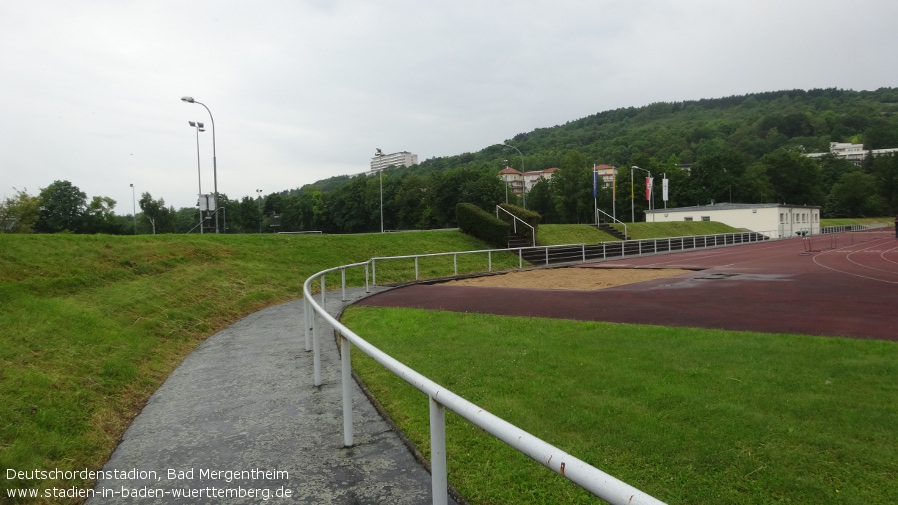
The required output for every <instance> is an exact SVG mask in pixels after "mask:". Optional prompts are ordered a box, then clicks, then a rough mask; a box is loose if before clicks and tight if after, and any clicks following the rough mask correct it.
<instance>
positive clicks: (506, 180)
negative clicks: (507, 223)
mask: <svg viewBox="0 0 898 505" xmlns="http://www.w3.org/2000/svg"><path fill="white" fill-rule="evenodd" d="M502 161H504V162H505V175H504V177H503V179H505V204H506V205H507V204H508V160H502Z"/></svg>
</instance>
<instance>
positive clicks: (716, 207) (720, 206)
mask: <svg viewBox="0 0 898 505" xmlns="http://www.w3.org/2000/svg"><path fill="white" fill-rule="evenodd" d="M776 207H785V208H799V209H819V208H820V206H819V205H792V204H788V203H715V204H713V205H696V206H694V207H672V208H669V209H652V210H646V211H645V212H646V213H647V214H651V213H655V212H699V211H703V212H712V211H721V210H741V209H769V208H776Z"/></svg>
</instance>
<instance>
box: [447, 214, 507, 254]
mask: <svg viewBox="0 0 898 505" xmlns="http://www.w3.org/2000/svg"><path fill="white" fill-rule="evenodd" d="M455 214H456V217H457V218H458V229H459V230H461V231H462V232H463V233H467V234H468V235H472V236H474V237H476V238H479V239H480V240H483V241H484V242H486V243H488V244H491V245H493V246H495V247H500V248H504V247H508V228H509V227H508V223H506V222H505V221H502V220H500V219H496V217H495V216H493V215H492V214H490V213H489V212H486V211H485V210H483V209H481V208H480V207H478V206H476V205H474V204H472V203H460V204H458V205H457V206H456V207H455Z"/></svg>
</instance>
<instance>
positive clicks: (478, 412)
mask: <svg viewBox="0 0 898 505" xmlns="http://www.w3.org/2000/svg"><path fill="white" fill-rule="evenodd" d="M830 228H831V229H830ZM837 228H838V229H837ZM849 228H853V229H846V228H845V227H829V228H825V229H824V230H826V231H825V232H824V233H837V232H843V231H857V230H863V229H868V228H867V227H849ZM770 236H775V235H774V234H773V233H770V234H769V235H768V234H767V232H738V233H723V234H717V235H703V236H689V237H671V238H663V239H644V240H627V241H621V242H605V243H601V244H594V245H586V244H569V245H563V246H537V247H522V248H515V249H489V250H480V251H458V252H450V253H435V254H419V255H409V256H394V257H377V258H371V259H370V260H368V261H365V262H361V263H353V264H350V265H342V266H338V267H334V268H330V269H327V270H322V271H320V272H318V273H316V274H315V275H313V276H311V277H309V278H308V279H306V281H305V283H304V284H303V300H304V311H303V314H304V326H305V330H304V331H305V348H306V350H307V351H313V355H314V356H313V363H314V364H313V367H314V382H315V385H316V386H320V385H321V364H320V362H321V359H320V357H321V337H322V333H323V329H324V328H325V327H326V325H330V326H331V327H333V328H334V330H335V332H336V334H337V337H338V341H339V345H340V361H341V381H342V388H343V443H344V445H346V446H351V445H352V444H353V413H352V389H351V381H352V364H351V361H350V347H351V344H353V345H355V346H356V347H357V348H358V349H359V350H361V351H362V352H364V353H365V354H366V355H368V356H369V357H371V358H372V359H374V360H375V361H376V362H378V363H380V364H381V365H382V366H384V367H386V368H387V369H388V370H390V371H391V372H393V373H394V374H396V375H397V376H399V377H400V378H402V379H403V380H405V381H406V382H408V383H409V384H411V385H412V386H414V387H415V388H416V389H418V390H419V391H421V392H422V393H424V394H425V395H426V396H427V398H428V403H429V405H430V444H431V462H430V463H431V476H432V484H431V485H432V494H433V503H434V504H446V503H448V493H447V489H448V477H447V467H446V419H445V409H447V408H448V409H450V410H452V411H453V412H455V413H457V414H458V415H459V416H461V417H462V418H464V419H466V420H468V421H469V422H470V423H472V424H474V425H475V426H477V427H479V428H481V429H483V430H484V431H486V432H487V433H490V434H491V435H493V436H495V437H496V438H498V439H500V440H502V441H503V442H505V443H506V444H508V445H510V446H511V447H513V448H514V449H516V450H518V451H520V452H522V453H523V454H525V455H527V456H529V457H530V458H532V459H533V460H534V461H536V462H538V463H540V464H542V465H543V466H545V467H547V468H549V469H551V470H552V471H554V472H556V473H558V474H560V475H562V476H564V477H565V478H567V479H568V480H570V481H572V482H574V483H575V484H577V485H579V486H580V487H582V488H583V489H586V490H587V491H589V492H590V493H592V494H594V495H595V496H597V497H599V498H602V499H603V500H605V501H607V502H609V503H611V504H613V505H617V504H621V505H624V504H627V505H641V504H646V505H648V504H655V505H657V504H662V503H663V502H661V501H659V500H658V499H656V498H654V497H652V496H649V495H648V494H646V493H644V492H642V491H640V490H639V489H636V488H635V487H633V486H631V485H629V484H627V483H625V482H623V481H620V480H618V479H617V478H615V477H613V476H611V475H608V474H607V473H605V472H603V471H601V470H599V469H597V468H595V467H593V466H591V465H589V464H588V463H586V462H584V461H582V460H580V459H578V458H576V457H575V456H573V455H571V454H568V453H566V452H564V451H562V450H561V449H558V448H557V447H555V446H553V445H551V444H549V443H548V442H545V441H544V440H541V439H540V438H538V437H535V436H533V435H531V434H530V433H527V432H525V431H524V430H522V429H520V428H518V427H516V426H514V425H512V424H511V423H509V422H507V421H505V420H503V419H501V418H499V417H497V416H495V415H493V414H491V413H489V412H487V411H486V410H484V409H483V408H481V407H478V406H477V405H475V404H473V403H471V402H469V401H467V400H465V399H464V398H462V397H460V396H458V395H456V394H455V393H453V392H452V391H449V390H448V389H446V388H444V387H442V386H440V385H439V384H437V383H435V382H433V381H432V380H430V379H428V378H427V377H425V376H423V375H421V374H419V373H418V372H416V371H415V370H412V369H411V368H409V367H408V366H406V365H404V364H402V363H400V362H399V361H398V360H396V359H395V358H393V357H391V356H389V355H387V354H386V353H384V352H383V351H381V350H380V349H378V348H377V347H375V346H374V345H372V344H371V343H369V342H368V341H366V340H365V339H364V338H362V337H361V336H359V335H357V334H356V333H354V332H353V331H352V330H350V329H349V328H347V327H345V326H343V325H342V324H341V323H340V322H339V321H337V320H336V319H335V318H334V317H333V316H331V315H330V314H328V313H327V311H326V310H325V308H324V307H325V306H326V305H325V301H326V297H327V284H326V279H327V277H328V276H329V275H331V274H336V273H339V274H340V289H341V298H342V299H344V300H345V290H346V271H347V270H349V269H364V276H365V288H366V290H370V285H372V284H373V285H376V283H377V264H378V263H383V262H385V261H395V260H404V261H408V260H409V259H413V260H414V264H415V273H414V280H415V281H419V280H421V278H420V269H419V260H420V259H421V258H427V257H450V256H451V257H452V258H453V270H452V273H451V275H454V276H457V275H458V273H459V272H458V257H459V256H462V255H483V256H485V257H486V265H485V267H486V268H485V270H484V271H486V272H492V271H493V255H494V254H501V253H504V254H508V253H509V252H512V253H515V254H517V256H518V268H523V267H524V259H527V260H528V262H531V263H533V264H535V265H549V264H565V263H582V262H587V261H596V260H602V259H608V258H620V257H627V256H640V255H648V254H659V253H667V252H674V251H683V250H689V249H703V248H712V247H724V246H731V245H739V244H747V243H755V242H760V241H766V240H772V239H771V238H769V237H770ZM531 258H532V259H531ZM445 275H446V276H449V275H450V273H449V272H446V274H445ZM316 281H317V282H320V292H319V296H320V302H319V301H316V300H315V297H314V296H313V288H312V286H313V285H314V283H315V282H316Z"/></svg>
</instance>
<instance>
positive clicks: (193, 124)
mask: <svg viewBox="0 0 898 505" xmlns="http://www.w3.org/2000/svg"><path fill="white" fill-rule="evenodd" d="M187 124H189V125H190V126H193V127H194V128H195V127H196V123H194V122H193V121H187Z"/></svg>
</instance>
